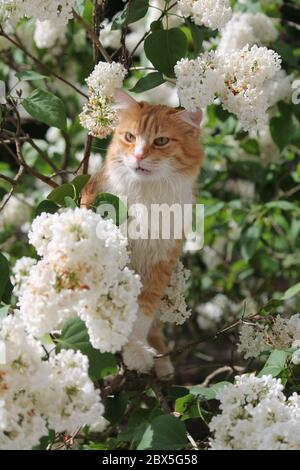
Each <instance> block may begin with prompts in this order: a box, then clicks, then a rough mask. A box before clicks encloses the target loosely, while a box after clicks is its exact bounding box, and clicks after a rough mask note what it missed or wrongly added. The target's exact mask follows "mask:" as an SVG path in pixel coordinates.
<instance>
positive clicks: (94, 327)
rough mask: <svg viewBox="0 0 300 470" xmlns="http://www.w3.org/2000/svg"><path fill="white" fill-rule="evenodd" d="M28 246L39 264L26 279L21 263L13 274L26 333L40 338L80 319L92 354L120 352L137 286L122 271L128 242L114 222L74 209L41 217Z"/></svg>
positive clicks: (134, 310) (135, 280) (134, 309)
mask: <svg viewBox="0 0 300 470" xmlns="http://www.w3.org/2000/svg"><path fill="white" fill-rule="evenodd" d="M29 241H30V243H31V244H32V245H34V247H35V248H36V250H37V253H38V255H39V256H41V259H40V260H39V261H38V262H37V263H36V264H34V265H33V266H31V268H30V270H29V274H28V270H27V269H25V268H27V267H28V264H29V263H28V260H24V261H22V262H21V261H19V264H18V265H17V267H16V270H15V273H14V276H15V280H16V282H17V284H18V286H17V289H18V292H19V294H20V296H19V302H18V306H19V308H20V313H21V316H22V318H23V320H24V323H25V324H26V327H27V329H28V331H29V333H31V334H32V335H34V336H36V337H40V336H42V335H43V334H45V333H47V332H50V331H52V330H54V329H55V330H56V329H60V328H61V327H62V324H63V322H64V321H65V320H66V319H68V318H70V317H74V316H79V317H80V318H81V319H82V320H83V321H84V322H85V324H86V327H87V329H88V332H89V336H90V341H91V343H92V345H93V346H94V347H95V348H96V349H99V350H100V351H102V352H116V351H119V350H120V349H121V348H122V347H123V345H124V344H125V343H126V341H127V339H128V336H129V334H130V333H131V330H132V326H133V323H134V321H135V318H136V313H137V309H138V304H137V297H138V294H139V291H140V286H141V284H140V280H139V277H138V276H137V275H135V274H134V273H133V272H132V271H130V270H129V269H128V268H127V267H126V264H127V263H128V253H127V248H126V246H127V240H126V238H124V237H123V236H122V235H121V233H120V231H119V229H118V228H117V227H116V226H115V225H114V224H113V222H112V220H104V219H102V218H101V216H100V215H98V214H95V213H94V212H92V211H91V210H87V209H78V208H77V209H75V210H72V209H67V210H65V211H62V212H60V213H56V214H46V213H43V214H41V215H40V216H39V217H37V218H36V219H35V220H34V221H33V223H32V227H31V231H30V232H29ZM23 267H24V269H23ZM22 269H23V271H22V272H23V274H24V277H23V280H22V279H21V276H20V272H21V270H22Z"/></svg>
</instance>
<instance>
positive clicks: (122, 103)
mask: <svg viewBox="0 0 300 470" xmlns="http://www.w3.org/2000/svg"><path fill="white" fill-rule="evenodd" d="M114 97H115V103H114V108H115V109H120V110H122V109H130V108H133V107H136V106H139V103H138V102H137V101H135V99H134V98H132V97H131V96H130V95H128V93H125V91H123V90H121V89H119V88H118V89H116V90H115V92H114Z"/></svg>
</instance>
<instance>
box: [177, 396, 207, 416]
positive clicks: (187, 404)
mask: <svg viewBox="0 0 300 470" xmlns="http://www.w3.org/2000/svg"><path fill="white" fill-rule="evenodd" d="M175 411H176V413H179V414H180V415H181V419H182V420H186V419H195V418H199V417H200V416H201V415H200V413H199V403H198V399H197V397H195V395H192V394H191V393H189V394H188V395H185V396H184V397H180V398H177V400H176V401H175Z"/></svg>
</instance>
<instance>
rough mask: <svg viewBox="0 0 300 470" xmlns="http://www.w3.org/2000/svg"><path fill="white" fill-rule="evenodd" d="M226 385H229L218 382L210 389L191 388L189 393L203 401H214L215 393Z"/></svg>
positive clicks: (228, 383)
mask: <svg viewBox="0 0 300 470" xmlns="http://www.w3.org/2000/svg"><path fill="white" fill-rule="evenodd" d="M227 385H230V382H226V381H223V382H218V383H216V384H213V385H211V386H210V387H198V386H195V387H191V389H190V393H191V394H192V395H197V396H198V398H200V399H203V400H208V401H209V400H215V399H216V396H217V393H218V392H219V391H220V390H222V389H223V388H224V387H226V386H227Z"/></svg>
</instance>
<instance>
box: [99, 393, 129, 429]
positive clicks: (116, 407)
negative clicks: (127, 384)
mask: <svg viewBox="0 0 300 470" xmlns="http://www.w3.org/2000/svg"><path fill="white" fill-rule="evenodd" d="M127 404H128V394H127V393H126V392H124V391H122V392H121V393H118V394H117V395H116V396H114V397H107V398H106V400H105V402H104V406H105V413H104V418H106V419H107V420H108V421H109V422H110V423H111V424H112V425H114V426H115V425H116V424H118V423H119V422H120V421H121V420H122V418H123V415H124V413H125V411H126V408H127Z"/></svg>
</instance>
